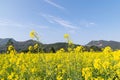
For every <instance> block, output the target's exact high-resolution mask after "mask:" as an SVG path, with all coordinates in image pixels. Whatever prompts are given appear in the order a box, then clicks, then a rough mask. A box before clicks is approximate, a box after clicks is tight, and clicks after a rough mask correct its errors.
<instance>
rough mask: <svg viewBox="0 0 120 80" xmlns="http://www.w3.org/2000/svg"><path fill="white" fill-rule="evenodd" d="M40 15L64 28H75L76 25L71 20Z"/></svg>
mask: <svg viewBox="0 0 120 80" xmlns="http://www.w3.org/2000/svg"><path fill="white" fill-rule="evenodd" d="M41 16H43V17H44V18H45V19H46V20H47V21H48V22H50V23H57V24H59V25H61V26H63V27H65V28H69V29H77V27H76V26H74V25H73V24H72V23H71V22H69V21H67V20H64V19H62V18H59V17H55V16H51V15H45V14H44V15H41Z"/></svg>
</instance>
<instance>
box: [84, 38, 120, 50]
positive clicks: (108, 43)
mask: <svg viewBox="0 0 120 80" xmlns="http://www.w3.org/2000/svg"><path fill="white" fill-rule="evenodd" d="M86 46H97V47H100V48H104V47H106V46H110V47H111V48H112V49H114V50H115V49H120V42H117V41H105V40H99V41H91V42H89V43H88V44H86Z"/></svg>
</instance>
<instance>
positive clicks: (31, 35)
mask: <svg viewBox="0 0 120 80" xmlns="http://www.w3.org/2000/svg"><path fill="white" fill-rule="evenodd" d="M35 35H36V32H35V31H34V30H32V31H31V32H30V37H31V38H35Z"/></svg>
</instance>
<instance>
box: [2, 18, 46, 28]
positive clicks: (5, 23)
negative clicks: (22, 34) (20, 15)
mask: <svg viewBox="0 0 120 80" xmlns="http://www.w3.org/2000/svg"><path fill="white" fill-rule="evenodd" d="M0 27H13V28H34V27H37V28H40V29H47V28H48V27H47V26H44V25H39V24H31V23H30V24H22V23H18V22H16V21H12V20H8V19H0Z"/></svg>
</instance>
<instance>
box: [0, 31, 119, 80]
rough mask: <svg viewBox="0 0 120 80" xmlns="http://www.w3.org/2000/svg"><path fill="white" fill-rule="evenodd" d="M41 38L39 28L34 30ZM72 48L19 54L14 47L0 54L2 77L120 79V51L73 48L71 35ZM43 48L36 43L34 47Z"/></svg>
mask: <svg viewBox="0 0 120 80" xmlns="http://www.w3.org/2000/svg"><path fill="white" fill-rule="evenodd" d="M30 36H31V37H32V38H36V39H37V40H38V41H39V37H38V34H37V33H36V32H35V31H32V32H31V33H30ZM64 38H65V40H66V41H67V42H68V51H67V52H66V51H65V50H64V49H63V48H62V49H60V50H59V51H57V52H56V53H39V49H38V50H37V51H38V52H37V53H36V54H35V53H32V52H31V50H32V46H29V47H28V50H29V52H27V53H23V52H21V53H18V54H17V51H16V50H15V49H14V46H12V45H10V46H9V47H8V51H7V53H4V54H0V80H120V50H117V51H112V49H111V48H110V47H106V48H104V49H103V51H102V52H94V51H92V52H87V51H83V50H84V47H83V46H77V47H75V48H73V46H74V45H73V43H72V41H71V40H70V36H69V35H68V34H65V35H64ZM38 47H40V46H39V45H38V44H35V45H34V49H37V48H38Z"/></svg>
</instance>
